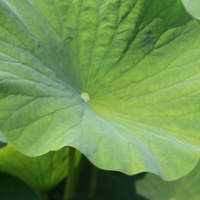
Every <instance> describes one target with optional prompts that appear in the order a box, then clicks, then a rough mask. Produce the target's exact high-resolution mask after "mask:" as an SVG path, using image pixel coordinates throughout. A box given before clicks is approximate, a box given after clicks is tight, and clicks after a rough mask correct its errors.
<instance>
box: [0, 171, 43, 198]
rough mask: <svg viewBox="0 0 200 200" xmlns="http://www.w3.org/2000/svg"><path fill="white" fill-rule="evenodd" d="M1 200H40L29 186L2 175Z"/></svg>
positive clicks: (0, 179)
mask: <svg viewBox="0 0 200 200" xmlns="http://www.w3.org/2000/svg"><path fill="white" fill-rule="evenodd" d="M0 199H1V200H40V199H39V197H38V196H37V195H36V194H35V192H34V191H33V190H31V188H30V187H29V186H27V185H26V184H25V183H24V182H22V181H20V180H19V179H18V178H16V177H14V176H11V175H8V174H4V173H0Z"/></svg>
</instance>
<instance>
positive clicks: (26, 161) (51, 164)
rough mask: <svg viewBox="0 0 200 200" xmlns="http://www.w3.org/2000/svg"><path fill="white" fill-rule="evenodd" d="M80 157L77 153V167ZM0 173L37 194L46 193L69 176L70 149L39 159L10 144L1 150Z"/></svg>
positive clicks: (50, 153) (48, 154)
mask: <svg viewBox="0 0 200 200" xmlns="http://www.w3.org/2000/svg"><path fill="white" fill-rule="evenodd" d="M0 135H1V134H0ZM80 156H81V154H80V152H78V151H77V152H76V165H77V164H78V162H79V160H80ZM0 171H1V172H4V173H8V174H11V175H14V176H16V177H18V178H19V179H21V180H22V181H24V182H25V183H26V184H27V185H29V186H31V187H32V188H33V189H34V190H35V191H36V192H37V193H42V192H46V191H48V190H49V189H51V188H52V187H53V186H55V185H56V184H57V183H59V182H60V181H61V180H62V179H63V178H64V177H65V176H66V175H67V172H68V148H67V147H65V148H63V149H61V150H58V151H56V152H49V153H47V154H45V155H42V156H39V157H28V156H26V155H24V154H22V153H20V152H19V151H17V150H16V149H15V148H14V147H13V146H12V145H11V144H10V143H8V144H7V146H6V147H4V148H2V149H0Z"/></svg>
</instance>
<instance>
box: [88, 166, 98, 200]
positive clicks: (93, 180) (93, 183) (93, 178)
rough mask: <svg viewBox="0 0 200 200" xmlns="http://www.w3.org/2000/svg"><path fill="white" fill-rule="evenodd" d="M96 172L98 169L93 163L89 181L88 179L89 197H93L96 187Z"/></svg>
mask: <svg viewBox="0 0 200 200" xmlns="http://www.w3.org/2000/svg"><path fill="white" fill-rule="evenodd" d="M98 172H99V169H98V168H97V167H96V166H94V165H93V167H92V174H91V181H90V190H89V199H94V197H95V192H96V187H97V179H98Z"/></svg>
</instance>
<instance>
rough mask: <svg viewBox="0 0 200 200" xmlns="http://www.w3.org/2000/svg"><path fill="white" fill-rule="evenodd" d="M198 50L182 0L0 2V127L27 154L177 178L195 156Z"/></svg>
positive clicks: (199, 40) (199, 34) (199, 38)
mask: <svg viewBox="0 0 200 200" xmlns="http://www.w3.org/2000/svg"><path fill="white" fill-rule="evenodd" d="M199 53H200V27H199V25H198V23H197V22H196V21H195V20H193V18H192V17H190V15H189V14H188V13H187V12H186V10H185V9H184V7H183V5H182V2H181V0H148V1H147V0H96V1H94V0H28V1H27V0H3V1H0V60H1V61H0V70H1V71H0V130H1V131H2V133H3V134H4V135H5V136H6V138H7V139H8V141H9V142H11V144H12V145H14V146H15V147H16V148H17V149H18V150H19V151H21V152H23V153H25V154H27V155H34V156H35V155H41V154H44V153H46V152H47V151H50V150H57V149H60V148H61V147H63V146H67V145H69V146H73V147H75V148H77V149H79V150H80V151H81V152H82V153H84V154H85V155H86V156H87V157H88V158H89V159H90V160H91V161H92V162H93V163H94V164H95V165H97V166H98V167H100V168H103V169H108V170H119V171H122V172H124V173H126V174H135V173H139V172H142V171H149V172H153V173H156V174H158V175H159V176H161V177H162V178H164V179H166V180H171V179H177V178H179V177H181V176H183V175H185V174H186V173H187V172H188V171H190V170H191V169H192V168H193V167H194V166H195V165H196V163H197V161H198V159H199V146H200V140H199V139H200V134H199V132H200V131H199V130H200V112H199V111H200V93H199V89H200V81H199V78H200V67H199V65H200V61H199ZM85 93H87V94H85ZM89 98H90V101H89ZM84 100H85V101H84Z"/></svg>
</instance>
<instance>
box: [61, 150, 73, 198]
mask: <svg viewBox="0 0 200 200" xmlns="http://www.w3.org/2000/svg"><path fill="white" fill-rule="evenodd" d="M74 171H75V149H74V148H73V147H69V169H68V176H67V181H66V185H65V192H64V199H63V200H72V199H73V198H74V192H73V191H74V190H73V188H74V174H75V172H74Z"/></svg>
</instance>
